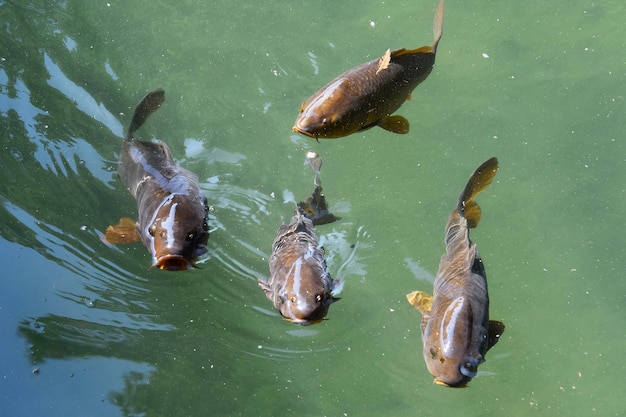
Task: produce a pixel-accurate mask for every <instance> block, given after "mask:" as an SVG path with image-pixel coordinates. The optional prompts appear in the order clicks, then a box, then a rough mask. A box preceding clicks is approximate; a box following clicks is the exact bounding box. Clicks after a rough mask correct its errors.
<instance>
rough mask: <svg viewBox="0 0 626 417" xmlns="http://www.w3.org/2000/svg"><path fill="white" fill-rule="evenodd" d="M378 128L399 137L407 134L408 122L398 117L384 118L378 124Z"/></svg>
mask: <svg viewBox="0 0 626 417" xmlns="http://www.w3.org/2000/svg"><path fill="white" fill-rule="evenodd" d="M378 126H379V127H381V128H383V129H385V130H388V131H390V132H393V133H397V134H399V135H405V134H407V133H409V121H408V120H407V119H405V118H404V117H402V116H400V115H395V116H389V117H386V118H384V119H383V120H381V121H380V122H378Z"/></svg>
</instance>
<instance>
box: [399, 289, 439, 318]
mask: <svg viewBox="0 0 626 417" xmlns="http://www.w3.org/2000/svg"><path fill="white" fill-rule="evenodd" d="M406 300H407V301H408V302H409V304H411V305H412V306H413V307H415V309H416V310H418V311H419V312H420V313H422V314H424V313H428V312H429V311H430V310H431V309H432V307H433V297H432V295H429V294H426V293H425V292H422V291H413V292H411V293H409V294H407V295H406Z"/></svg>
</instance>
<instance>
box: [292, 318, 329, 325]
mask: <svg viewBox="0 0 626 417" xmlns="http://www.w3.org/2000/svg"><path fill="white" fill-rule="evenodd" d="M287 320H288V321H290V322H292V323H295V324H299V325H300V326H310V325H311V324H317V323H321V322H323V321H324V320H325V319H324V318H321V319H316V320H308V319H291V318H287Z"/></svg>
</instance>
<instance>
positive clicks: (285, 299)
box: [258, 152, 338, 325]
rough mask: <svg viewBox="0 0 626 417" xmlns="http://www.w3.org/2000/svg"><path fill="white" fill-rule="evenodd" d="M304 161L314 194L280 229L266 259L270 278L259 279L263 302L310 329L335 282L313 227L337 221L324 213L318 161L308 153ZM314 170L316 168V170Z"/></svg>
mask: <svg viewBox="0 0 626 417" xmlns="http://www.w3.org/2000/svg"><path fill="white" fill-rule="evenodd" d="M307 159H308V160H309V162H310V163H311V165H312V166H313V168H314V170H315V171H316V175H315V191H314V192H313V194H312V195H311V196H310V197H309V198H308V199H307V200H306V201H303V202H300V203H298V205H297V207H296V210H295V213H294V215H293V217H292V218H291V221H290V222H289V223H288V224H284V225H282V226H280V228H279V229H278V232H277V233H276V238H275V239H274V242H273V244H272V255H271V256H270V259H269V268H270V278H269V280H265V279H263V278H259V280H258V283H259V286H260V287H261V288H262V289H263V290H264V291H265V295H266V296H267V298H268V299H269V300H270V301H272V303H273V304H274V307H275V308H276V309H277V310H278V311H279V312H280V314H281V315H282V316H283V317H285V318H286V319H287V320H289V321H291V322H294V323H297V324H301V325H310V324H314V323H318V322H320V321H322V320H323V319H324V318H325V317H326V315H327V314H328V309H329V307H330V305H331V304H332V303H334V302H335V301H337V300H338V298H335V297H334V296H333V290H334V289H335V286H336V285H337V281H336V280H333V279H332V277H331V276H330V274H329V272H328V270H327V268H326V262H325V261H324V249H323V248H322V247H320V244H319V240H318V237H317V234H316V233H315V228H314V226H315V225H317V224H324V223H330V222H333V221H335V220H337V219H338V218H337V217H335V216H334V215H333V214H332V213H330V212H329V211H328V206H327V204H326V199H325V197H324V194H323V193H322V186H321V183H320V181H319V167H321V159H320V158H319V156H318V155H317V154H316V153H315V152H309V153H308V155H307ZM316 167H317V168H316Z"/></svg>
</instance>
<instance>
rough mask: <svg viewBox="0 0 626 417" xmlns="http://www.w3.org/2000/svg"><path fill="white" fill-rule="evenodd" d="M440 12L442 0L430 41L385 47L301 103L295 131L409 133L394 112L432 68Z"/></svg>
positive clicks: (325, 134)
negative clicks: (377, 55)
mask: <svg viewBox="0 0 626 417" xmlns="http://www.w3.org/2000/svg"><path fill="white" fill-rule="evenodd" d="M443 12H444V1H443V0H440V3H439V6H438V7H437V12H436V14H435V23H434V33H435V40H434V42H433V44H432V46H423V47H421V48H417V49H412V50H407V49H404V48H402V49H397V50H395V51H393V52H390V51H387V52H386V53H385V54H384V55H383V56H382V57H381V58H379V59H375V60H372V61H369V62H366V63H364V64H361V65H359V66H357V67H354V68H352V69H350V70H348V71H346V72H344V73H343V74H341V75H340V76H338V77H337V78H335V79H334V80H332V81H331V82H329V83H328V84H326V85H325V86H324V87H322V88H321V89H320V90H319V91H318V92H316V93H315V94H313V96H311V97H310V98H309V99H308V100H306V101H305V102H304V103H303V104H302V105H301V106H300V114H299V115H298V117H297V119H296V122H295V124H294V126H293V130H294V131H295V132H298V133H301V134H303V135H306V136H309V137H312V138H315V139H318V138H327V139H328V138H340V137H344V136H348V135H350V134H352V133H355V132H359V131H363V130H367V129H369V128H371V127H373V126H379V127H382V128H383V129H386V130H389V131H392V132H395V133H401V134H404V133H408V131H409V123H408V121H407V120H406V119H405V118H404V117H402V116H399V115H394V116H392V113H394V112H395V111H396V110H398V108H400V106H401V105H402V104H403V103H404V101H405V100H407V99H409V98H410V96H411V92H412V91H413V90H414V89H415V87H417V86H418V85H419V84H420V83H421V82H422V81H424V80H425V79H426V77H428V75H429V74H430V73H431V71H432V69H433V66H434V64H435V54H436V50H437V45H438V43H439V40H440V39H441V35H442V33H443Z"/></svg>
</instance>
